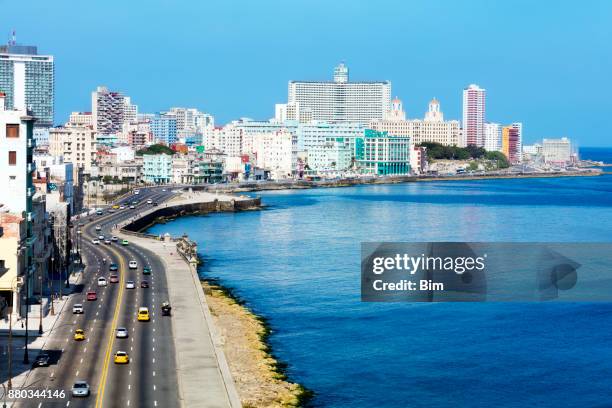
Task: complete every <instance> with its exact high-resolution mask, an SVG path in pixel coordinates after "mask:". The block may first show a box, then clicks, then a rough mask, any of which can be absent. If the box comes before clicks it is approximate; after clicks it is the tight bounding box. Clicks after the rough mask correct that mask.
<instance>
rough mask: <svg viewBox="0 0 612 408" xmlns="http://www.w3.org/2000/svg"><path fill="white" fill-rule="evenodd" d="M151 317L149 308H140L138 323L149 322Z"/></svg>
mask: <svg viewBox="0 0 612 408" xmlns="http://www.w3.org/2000/svg"><path fill="white" fill-rule="evenodd" d="M149 319H150V317H149V308H148V307H139V308H138V321H139V322H148V321H149Z"/></svg>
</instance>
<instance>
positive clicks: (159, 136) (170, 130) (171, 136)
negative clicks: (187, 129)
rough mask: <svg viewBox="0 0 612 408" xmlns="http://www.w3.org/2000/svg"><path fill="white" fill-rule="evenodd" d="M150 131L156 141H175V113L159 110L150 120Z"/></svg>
mask: <svg viewBox="0 0 612 408" xmlns="http://www.w3.org/2000/svg"><path fill="white" fill-rule="evenodd" d="M150 125H151V133H153V139H154V140H155V141H156V142H160V143H164V144H166V145H168V146H169V145H170V144H172V143H176V141H177V137H176V115H175V114H174V113H170V112H160V113H159V114H157V115H155V116H153V118H152V119H151V122H150Z"/></svg>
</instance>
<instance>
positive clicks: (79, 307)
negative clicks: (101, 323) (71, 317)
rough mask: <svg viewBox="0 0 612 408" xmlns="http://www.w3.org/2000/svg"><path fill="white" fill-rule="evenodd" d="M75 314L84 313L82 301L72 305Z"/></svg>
mask: <svg viewBox="0 0 612 408" xmlns="http://www.w3.org/2000/svg"><path fill="white" fill-rule="evenodd" d="M72 313H73V314H83V305H82V304H81V303H75V304H74V305H72Z"/></svg>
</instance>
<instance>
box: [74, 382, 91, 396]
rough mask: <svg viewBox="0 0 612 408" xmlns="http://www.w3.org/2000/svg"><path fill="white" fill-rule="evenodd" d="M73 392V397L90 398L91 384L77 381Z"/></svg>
mask: <svg viewBox="0 0 612 408" xmlns="http://www.w3.org/2000/svg"><path fill="white" fill-rule="evenodd" d="M71 391H72V396H73V397H89V384H87V381H75V383H74V385H73V386H72V390H71Z"/></svg>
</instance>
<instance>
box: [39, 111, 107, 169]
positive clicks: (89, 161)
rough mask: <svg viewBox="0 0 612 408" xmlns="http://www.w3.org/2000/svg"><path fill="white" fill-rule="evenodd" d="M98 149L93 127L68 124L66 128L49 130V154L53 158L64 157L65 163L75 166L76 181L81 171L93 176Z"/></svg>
mask: <svg viewBox="0 0 612 408" xmlns="http://www.w3.org/2000/svg"><path fill="white" fill-rule="evenodd" d="M97 149H98V145H97V137H96V132H94V131H93V129H92V128H91V126H80V125H73V124H71V123H68V124H66V126H61V127H55V128H51V129H50V130H49V153H50V154H51V155H52V156H60V157H62V158H63V161H64V163H72V164H73V166H74V171H75V174H74V175H73V176H74V179H75V180H76V178H77V176H78V172H79V171H82V172H83V173H84V174H92V167H93V166H94V164H95V162H96V152H97ZM79 169H82V170H79Z"/></svg>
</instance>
